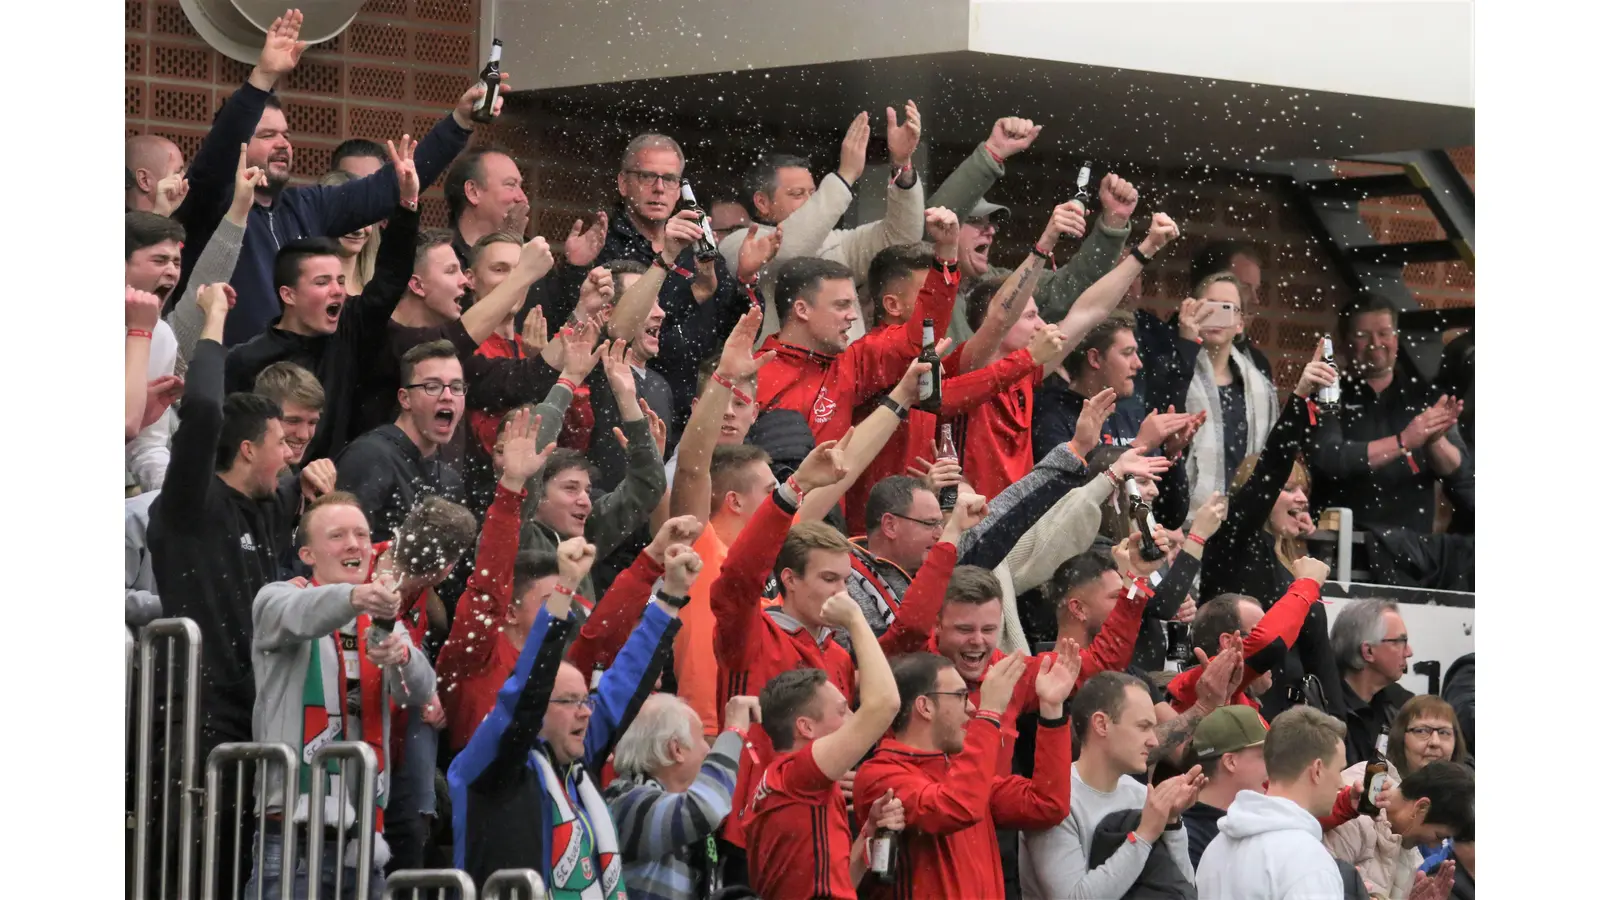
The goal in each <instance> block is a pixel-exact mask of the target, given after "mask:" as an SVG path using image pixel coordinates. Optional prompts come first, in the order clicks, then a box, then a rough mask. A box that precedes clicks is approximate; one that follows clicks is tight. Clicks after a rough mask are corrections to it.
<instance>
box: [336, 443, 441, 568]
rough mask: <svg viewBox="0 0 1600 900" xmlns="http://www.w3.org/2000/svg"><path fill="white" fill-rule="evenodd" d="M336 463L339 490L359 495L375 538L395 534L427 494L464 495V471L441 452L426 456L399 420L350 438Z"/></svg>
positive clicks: (378, 539)
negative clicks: (402, 427)
mask: <svg viewBox="0 0 1600 900" xmlns="http://www.w3.org/2000/svg"><path fill="white" fill-rule="evenodd" d="M333 464H334V467H335V468H336V469H338V477H337V484H338V488H339V490H341V491H349V492H350V493H352V494H355V495H356V497H358V498H359V499H360V500H361V508H362V509H364V510H366V512H367V524H368V526H369V527H371V529H372V541H373V543H377V542H379V541H387V540H389V539H391V538H393V537H394V533H395V531H397V530H398V529H399V528H400V526H401V525H402V524H403V523H404V522H405V520H406V516H407V515H409V514H410V513H411V508H412V506H414V505H415V504H416V502H417V500H419V499H421V498H422V497H424V496H426V495H428V494H440V495H442V496H443V497H444V498H445V499H447V500H453V501H455V502H456V503H462V502H464V501H465V499H466V498H465V496H464V494H465V490H464V488H463V486H462V483H461V475H460V473H458V472H456V470H455V469H453V468H451V467H450V466H449V465H447V464H446V463H445V462H444V461H443V460H442V459H440V458H439V454H437V453H435V454H434V455H433V456H432V457H431V458H428V459H423V457H422V451H420V450H418V449H417V445H416V444H413V443H411V439H410V438H408V437H406V433H405V432H404V431H401V430H400V427H399V426H397V425H381V426H379V427H377V428H374V429H372V430H371V431H369V432H367V433H366V434H363V435H362V436H360V437H358V438H356V439H355V440H353V441H351V442H350V445H349V446H347V447H345V448H344V450H343V451H342V452H341V453H340V454H339V455H338V456H337V457H335V458H334V461H333Z"/></svg>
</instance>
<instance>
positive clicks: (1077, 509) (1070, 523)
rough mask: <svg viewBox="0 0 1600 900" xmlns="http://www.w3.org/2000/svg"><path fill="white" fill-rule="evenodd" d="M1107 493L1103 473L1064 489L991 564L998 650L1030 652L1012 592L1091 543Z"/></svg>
mask: <svg viewBox="0 0 1600 900" xmlns="http://www.w3.org/2000/svg"><path fill="white" fill-rule="evenodd" d="M1110 496H1111V481H1110V479H1107V478H1094V479H1090V481H1089V483H1088V484H1086V485H1083V486H1082V487H1079V488H1077V489H1075V490H1073V491H1070V492H1068V494H1067V495H1066V496H1065V497H1062V498H1061V499H1060V500H1057V501H1056V505H1055V506H1052V507H1050V509H1049V510H1048V511H1047V512H1046V513H1045V514H1044V515H1043V516H1040V517H1039V521H1037V522H1035V523H1033V527H1032V528H1029V529H1028V530H1027V532H1026V533H1025V534H1023V535H1022V537H1021V538H1020V539H1019V540H1018V541H1017V545H1016V546H1015V547H1012V548H1011V552H1010V553H1007V554H1006V558H1005V560H1004V561H1002V562H1001V563H1000V565H999V566H997V567H995V570H994V575H995V577H996V578H998V579H999V580H1000V590H1001V592H1002V593H1001V596H1000V608H1001V611H1002V614H1003V615H1004V617H1005V618H1004V620H1003V622H1002V624H1001V626H1000V650H1001V652H1003V653H1011V652H1013V651H1016V650H1021V651H1022V652H1023V653H1024V654H1028V655H1031V653H1030V651H1029V649H1028V639H1027V636H1026V635H1024V634H1023V632H1022V618H1021V616H1020V615H1019V614H1018V613H1017V595H1018V594H1025V593H1027V592H1028V591H1031V590H1033V589H1034V588H1036V587H1038V586H1040V585H1042V584H1044V583H1045V582H1047V581H1049V580H1050V576H1052V575H1054V574H1055V571H1056V569H1057V568H1059V567H1060V566H1061V564H1062V563H1064V562H1066V561H1067V560H1069V559H1071V558H1073V557H1074V556H1077V555H1078V554H1079V553H1082V552H1084V551H1085V550H1088V549H1089V548H1091V547H1093V546H1094V539H1095V536H1096V535H1098V534H1099V533H1100V507H1101V505H1102V504H1104V503H1105V502H1106V498H1108V497H1110Z"/></svg>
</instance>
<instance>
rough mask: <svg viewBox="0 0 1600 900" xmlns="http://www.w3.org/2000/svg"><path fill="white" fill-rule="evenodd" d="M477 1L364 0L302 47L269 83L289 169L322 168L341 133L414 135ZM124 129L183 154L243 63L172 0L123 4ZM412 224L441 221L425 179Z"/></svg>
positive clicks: (462, 54) (465, 75) (472, 59)
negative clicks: (346, 21)
mask: <svg viewBox="0 0 1600 900" xmlns="http://www.w3.org/2000/svg"><path fill="white" fill-rule="evenodd" d="M478 5H479V0H368V2H367V3H366V5H364V6H363V7H362V8H361V12H360V14H359V15H357V16H356V20H355V22H354V23H352V24H351V25H350V27H349V28H348V29H347V30H346V31H345V32H344V33H343V34H341V35H339V36H338V37H335V38H334V39H333V40H330V41H326V42H324V43H321V44H316V45H313V46H311V47H310V48H308V49H307V50H306V53H305V56H304V57H303V58H302V59H301V61H300V65H299V66H298V67H297V68H296V69H295V71H294V72H293V73H291V74H290V76H289V77H288V78H287V79H285V83H283V84H280V85H279V86H278V93H279V95H280V96H281V97H282V99H283V102H284V111H285V113H286V114H287V116H288V119H289V131H290V134H291V136H292V138H293V140H294V175H295V178H296V179H297V180H312V179H315V178H317V177H318V176H320V175H321V174H322V173H323V172H325V171H327V169H328V160H329V157H330V156H331V154H332V152H333V148H334V147H335V146H337V145H338V143H339V142H340V141H342V140H344V139H346V138H351V137H366V138H373V139H375V140H379V141H382V140H384V139H386V138H397V137H399V136H400V135H401V134H402V133H406V132H409V133H410V134H411V135H412V136H413V137H416V138H421V136H422V135H424V134H426V133H427V131H428V129H430V128H432V127H433V124H434V123H435V122H437V121H438V120H439V118H440V117H441V116H443V115H444V114H445V113H446V112H448V111H449V109H450V107H451V106H453V105H454V104H455V101H456V98H458V97H460V96H461V92H462V91H464V90H466V88H467V86H468V85H469V84H470V83H471V82H472V79H473V78H474V77H475V75H476V73H477V71H478V69H479V68H480V67H481V66H482V61H481V60H479V59H477V35H476V25H477V21H478ZM124 6H125V10H126V13H127V43H126V49H125V52H124V63H125V72H126V76H127V77H126V81H125V85H124V91H125V92H126V101H127V109H126V115H127V133H128V134H129V135H135V134H147V133H148V134H159V135H163V136H165V137H168V138H171V139H172V140H173V141H174V142H176V143H177V145H178V146H179V147H180V148H182V150H183V153H184V158H185V159H189V158H191V157H192V156H193V155H194V151H195V148H197V147H198V146H199V144H200V139H201V138H202V137H204V136H205V133H206V131H207V129H208V128H209V127H210V123H211V118H212V116H213V115H214V114H215V113H216V110H217V108H218V107H220V106H221V105H222V101H224V100H226V99H227V98H228V96H229V95H230V94H232V93H233V91H234V89H235V88H237V87H238V86H239V85H240V84H241V83H243V82H244V80H245V78H246V76H248V75H249V72H250V67H249V66H248V65H245V64H243V63H240V62H237V61H235V60H232V59H229V58H227V57H225V56H223V55H222V54H220V53H217V52H216V51H214V50H212V49H211V48H210V47H208V46H207V45H206V43H205V41H204V40H203V39H201V37H200V36H199V34H198V33H196V32H195V30H194V29H193V28H192V27H191V26H190V25H189V20H188V18H187V17H186V16H185V14H184V12H183V9H182V8H181V7H180V6H179V5H178V2H177V0H125V4H124ZM422 210H423V221H424V223H426V224H429V225H442V224H444V200H443V196H442V194H441V193H440V190H439V187H438V186H437V185H436V186H434V187H433V188H432V189H431V190H429V191H428V192H427V193H426V194H425V195H423V200H422Z"/></svg>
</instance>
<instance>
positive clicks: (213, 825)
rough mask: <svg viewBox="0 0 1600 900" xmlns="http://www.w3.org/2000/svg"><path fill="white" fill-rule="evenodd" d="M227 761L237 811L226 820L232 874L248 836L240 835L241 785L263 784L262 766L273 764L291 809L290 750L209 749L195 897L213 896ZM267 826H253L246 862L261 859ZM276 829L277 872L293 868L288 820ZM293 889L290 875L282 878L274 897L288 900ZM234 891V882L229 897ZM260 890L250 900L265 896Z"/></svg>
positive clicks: (295, 781) (295, 796)
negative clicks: (278, 834)
mask: <svg viewBox="0 0 1600 900" xmlns="http://www.w3.org/2000/svg"><path fill="white" fill-rule="evenodd" d="M230 762H231V763H233V764H234V774H235V780H234V784H235V786H236V788H235V789H236V790H237V792H238V793H237V795H236V796H237V797H238V799H237V801H236V802H235V803H234V806H233V808H234V809H235V810H237V811H238V812H237V817H236V818H235V819H234V820H233V821H232V822H231V823H228V824H229V825H230V826H231V827H232V828H233V867H232V868H231V869H230V870H229V871H233V872H237V871H239V870H240V865H239V863H240V851H241V850H242V849H243V847H244V846H245V843H244V839H245V838H246V837H248V835H245V834H244V833H243V831H244V820H245V817H247V816H249V815H250V814H251V812H250V810H249V809H248V808H247V803H246V799H245V798H246V796H247V795H246V793H245V785H246V784H250V783H260V784H266V775H267V769H268V768H269V767H270V766H271V765H272V764H273V763H277V764H278V765H279V766H280V767H281V769H282V772H283V793H282V794H281V795H279V796H280V802H281V803H282V804H283V808H284V809H290V810H292V809H294V807H295V804H296V802H297V801H298V800H299V797H300V779H299V778H297V777H295V776H296V771H297V768H296V762H295V758H294V751H293V750H291V749H289V745H288V744H257V743H232V744H219V745H218V746H217V749H215V750H213V751H211V756H210V758H209V759H207V760H206V812H205V826H204V829H205V830H204V834H205V849H204V851H203V852H202V854H201V859H202V861H203V863H202V864H203V866H204V868H203V870H202V872H201V875H200V896H201V900H214V898H215V897H216V896H217V867H218V865H219V863H220V860H218V859H217V839H218V838H219V837H220V836H221V829H222V825H223V823H222V822H220V821H219V819H220V815H219V814H218V809H219V807H220V805H221V803H222V797H223V793H222V792H223V789H224V787H223V784H222V767H223V766H224V765H225V764H227V763H230ZM247 762H253V763H255V766H253V767H252V770H251V771H250V772H249V773H248V775H247V774H246V772H245V763H247ZM247 777H248V778H249V779H250V781H248V782H247V781H246V780H245V779H246V778H247ZM268 826H269V823H268V822H267V821H266V820H262V821H261V822H260V827H258V828H257V829H256V836H255V846H256V850H255V855H253V856H252V857H251V860H255V859H259V858H260V857H261V855H262V852H263V850H264V849H265V847H266V841H267V829H268ZM280 827H281V829H282V831H283V833H282V835H281V836H282V838H283V871H285V872H293V871H294V865H295V849H296V848H295V841H294V835H293V834H292V833H291V832H290V829H291V827H292V826H291V825H290V823H289V820H288V819H287V818H285V819H284V820H283V824H282V825H281V826H280ZM241 880H242V879H241ZM293 887H294V884H293V881H292V879H288V878H285V879H284V880H283V885H282V888H281V889H280V891H279V894H280V896H279V900H291V898H292V896H293V895H292V893H291V889H292V888H293ZM240 890H241V888H240V886H239V885H237V884H235V885H233V886H232V891H231V893H230V897H231V898H232V900H239V891H240ZM262 893H263V891H262V889H261V888H260V887H259V886H258V887H257V890H256V898H255V900H267V898H266V897H263V896H261V895H262Z"/></svg>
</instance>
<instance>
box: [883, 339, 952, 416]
mask: <svg viewBox="0 0 1600 900" xmlns="http://www.w3.org/2000/svg"><path fill="white" fill-rule="evenodd" d="M949 346H950V339H949V338H940V339H939V342H938V343H937V344H935V345H934V349H935V350H936V351H937V352H938V353H939V354H940V355H941V356H942V355H943V354H944V351H945V350H946V348H948V347H949ZM931 371H933V364H932V363H925V362H921V361H920V360H915V359H914V360H912V361H911V365H909V366H906V373H905V374H904V375H901V376H900V381H899V382H897V383H896V384H895V386H894V387H892V388H890V389H889V399H891V400H893V401H894V402H896V403H898V404H900V405H901V406H910V405H911V404H913V403H915V402H917V396H918V395H917V379H918V378H921V377H922V376H923V375H924V374H925V373H928V372H931Z"/></svg>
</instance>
